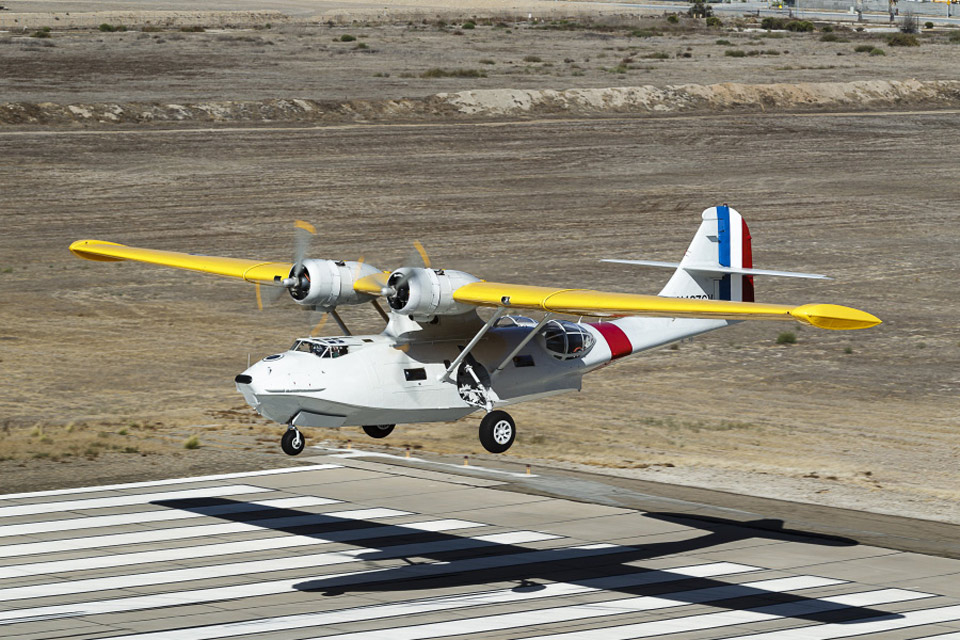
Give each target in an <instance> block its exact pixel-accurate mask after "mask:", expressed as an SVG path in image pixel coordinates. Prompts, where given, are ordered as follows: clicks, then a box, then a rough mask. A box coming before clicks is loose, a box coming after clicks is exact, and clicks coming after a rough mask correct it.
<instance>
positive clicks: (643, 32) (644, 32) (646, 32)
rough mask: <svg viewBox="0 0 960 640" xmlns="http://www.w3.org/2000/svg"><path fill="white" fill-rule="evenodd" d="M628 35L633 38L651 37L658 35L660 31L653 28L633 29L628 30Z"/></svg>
mask: <svg viewBox="0 0 960 640" xmlns="http://www.w3.org/2000/svg"><path fill="white" fill-rule="evenodd" d="M630 35H631V36H633V37H634V38H652V37H654V36H658V35H660V32H659V31H654V30H653V29H634V30H633V31H631V32H630Z"/></svg>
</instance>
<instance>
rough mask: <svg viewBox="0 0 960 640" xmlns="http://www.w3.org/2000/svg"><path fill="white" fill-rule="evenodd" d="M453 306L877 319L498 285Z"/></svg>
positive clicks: (812, 307) (469, 293)
mask: <svg viewBox="0 0 960 640" xmlns="http://www.w3.org/2000/svg"><path fill="white" fill-rule="evenodd" d="M453 298H454V300H456V301H457V302H462V303H465V304H473V305H477V306H481V307H507V308H518V309H538V310H542V311H552V312H554V313H566V314H571V315H583V316H597V317H605V316H607V317H609V316H629V315H635V316H648V317H663V318H714V319H722V320H751V319H752V320H796V321H799V322H803V323H806V324H810V325H813V326H815V327H819V328H821V329H833V330H844V329H866V328H867V327H872V326H874V325H877V324H880V319H879V318H877V317H875V316H873V315H871V314H869V313H867V312H865V311H860V310H859V309H852V308H850V307H843V306H840V305H835V304H805V305H801V306H793V305H781V304H761V303H755V302H736V301H729V300H701V299H693V298H664V297H660V296H651V295H640V294H633V293H607V292H604V291H593V290H590V289H556V288H553V287H536V286H529V285H513V284H503V283H499V282H475V283H473V284H468V285H464V286H462V287H460V288H459V289H457V290H456V291H454V292H453Z"/></svg>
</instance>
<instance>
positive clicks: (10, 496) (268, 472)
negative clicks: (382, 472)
mask: <svg viewBox="0 0 960 640" xmlns="http://www.w3.org/2000/svg"><path fill="white" fill-rule="evenodd" d="M0 135H3V134H2V133H0ZM340 468H342V467H341V466H340V465H338V464H315V465H310V466H304V467H283V468H280V469H264V470H261V471H242V472H239V473H221V474H218V475H212V476H195V477H191V478H171V479H168V480H148V481H145V482H126V483H121V484H105V485H101V486H98V487H74V488H72V489H53V490H50V491H28V492H26V493H7V494H2V495H0V500H16V499H20V498H46V497H50V496H66V495H72V494H76V493H92V492H95V491H116V490H123V489H142V488H145V487H163V486H166V485H171V484H187V483H190V482H210V481H220V480H235V479H237V478H256V477H258V476H273V475H279V474H284V473H300V472H302V471H322V470H324V469H340Z"/></svg>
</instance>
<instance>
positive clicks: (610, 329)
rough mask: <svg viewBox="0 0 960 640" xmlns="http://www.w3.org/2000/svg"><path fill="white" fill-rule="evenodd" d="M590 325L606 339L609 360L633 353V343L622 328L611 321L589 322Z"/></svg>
mask: <svg viewBox="0 0 960 640" xmlns="http://www.w3.org/2000/svg"><path fill="white" fill-rule="evenodd" d="M589 324H590V326H591V327H593V328H594V329H596V330H597V331H599V332H600V335H602V336H603V339H604V340H606V341H607V345H608V346H609V347H610V355H611V358H610V359H611V360H616V359H617V358H622V357H623V356H628V355H630V354H631V353H633V345H632V344H630V338H628V337H627V334H626V333H624V332H623V329H621V328H620V327H618V326H617V325H615V324H613V323H612V322H591V323H589Z"/></svg>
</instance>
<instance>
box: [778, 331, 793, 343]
mask: <svg viewBox="0 0 960 640" xmlns="http://www.w3.org/2000/svg"><path fill="white" fill-rule="evenodd" d="M777 344H797V334H795V333H794V332H793V331H781V332H780V335H778V336H777Z"/></svg>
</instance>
